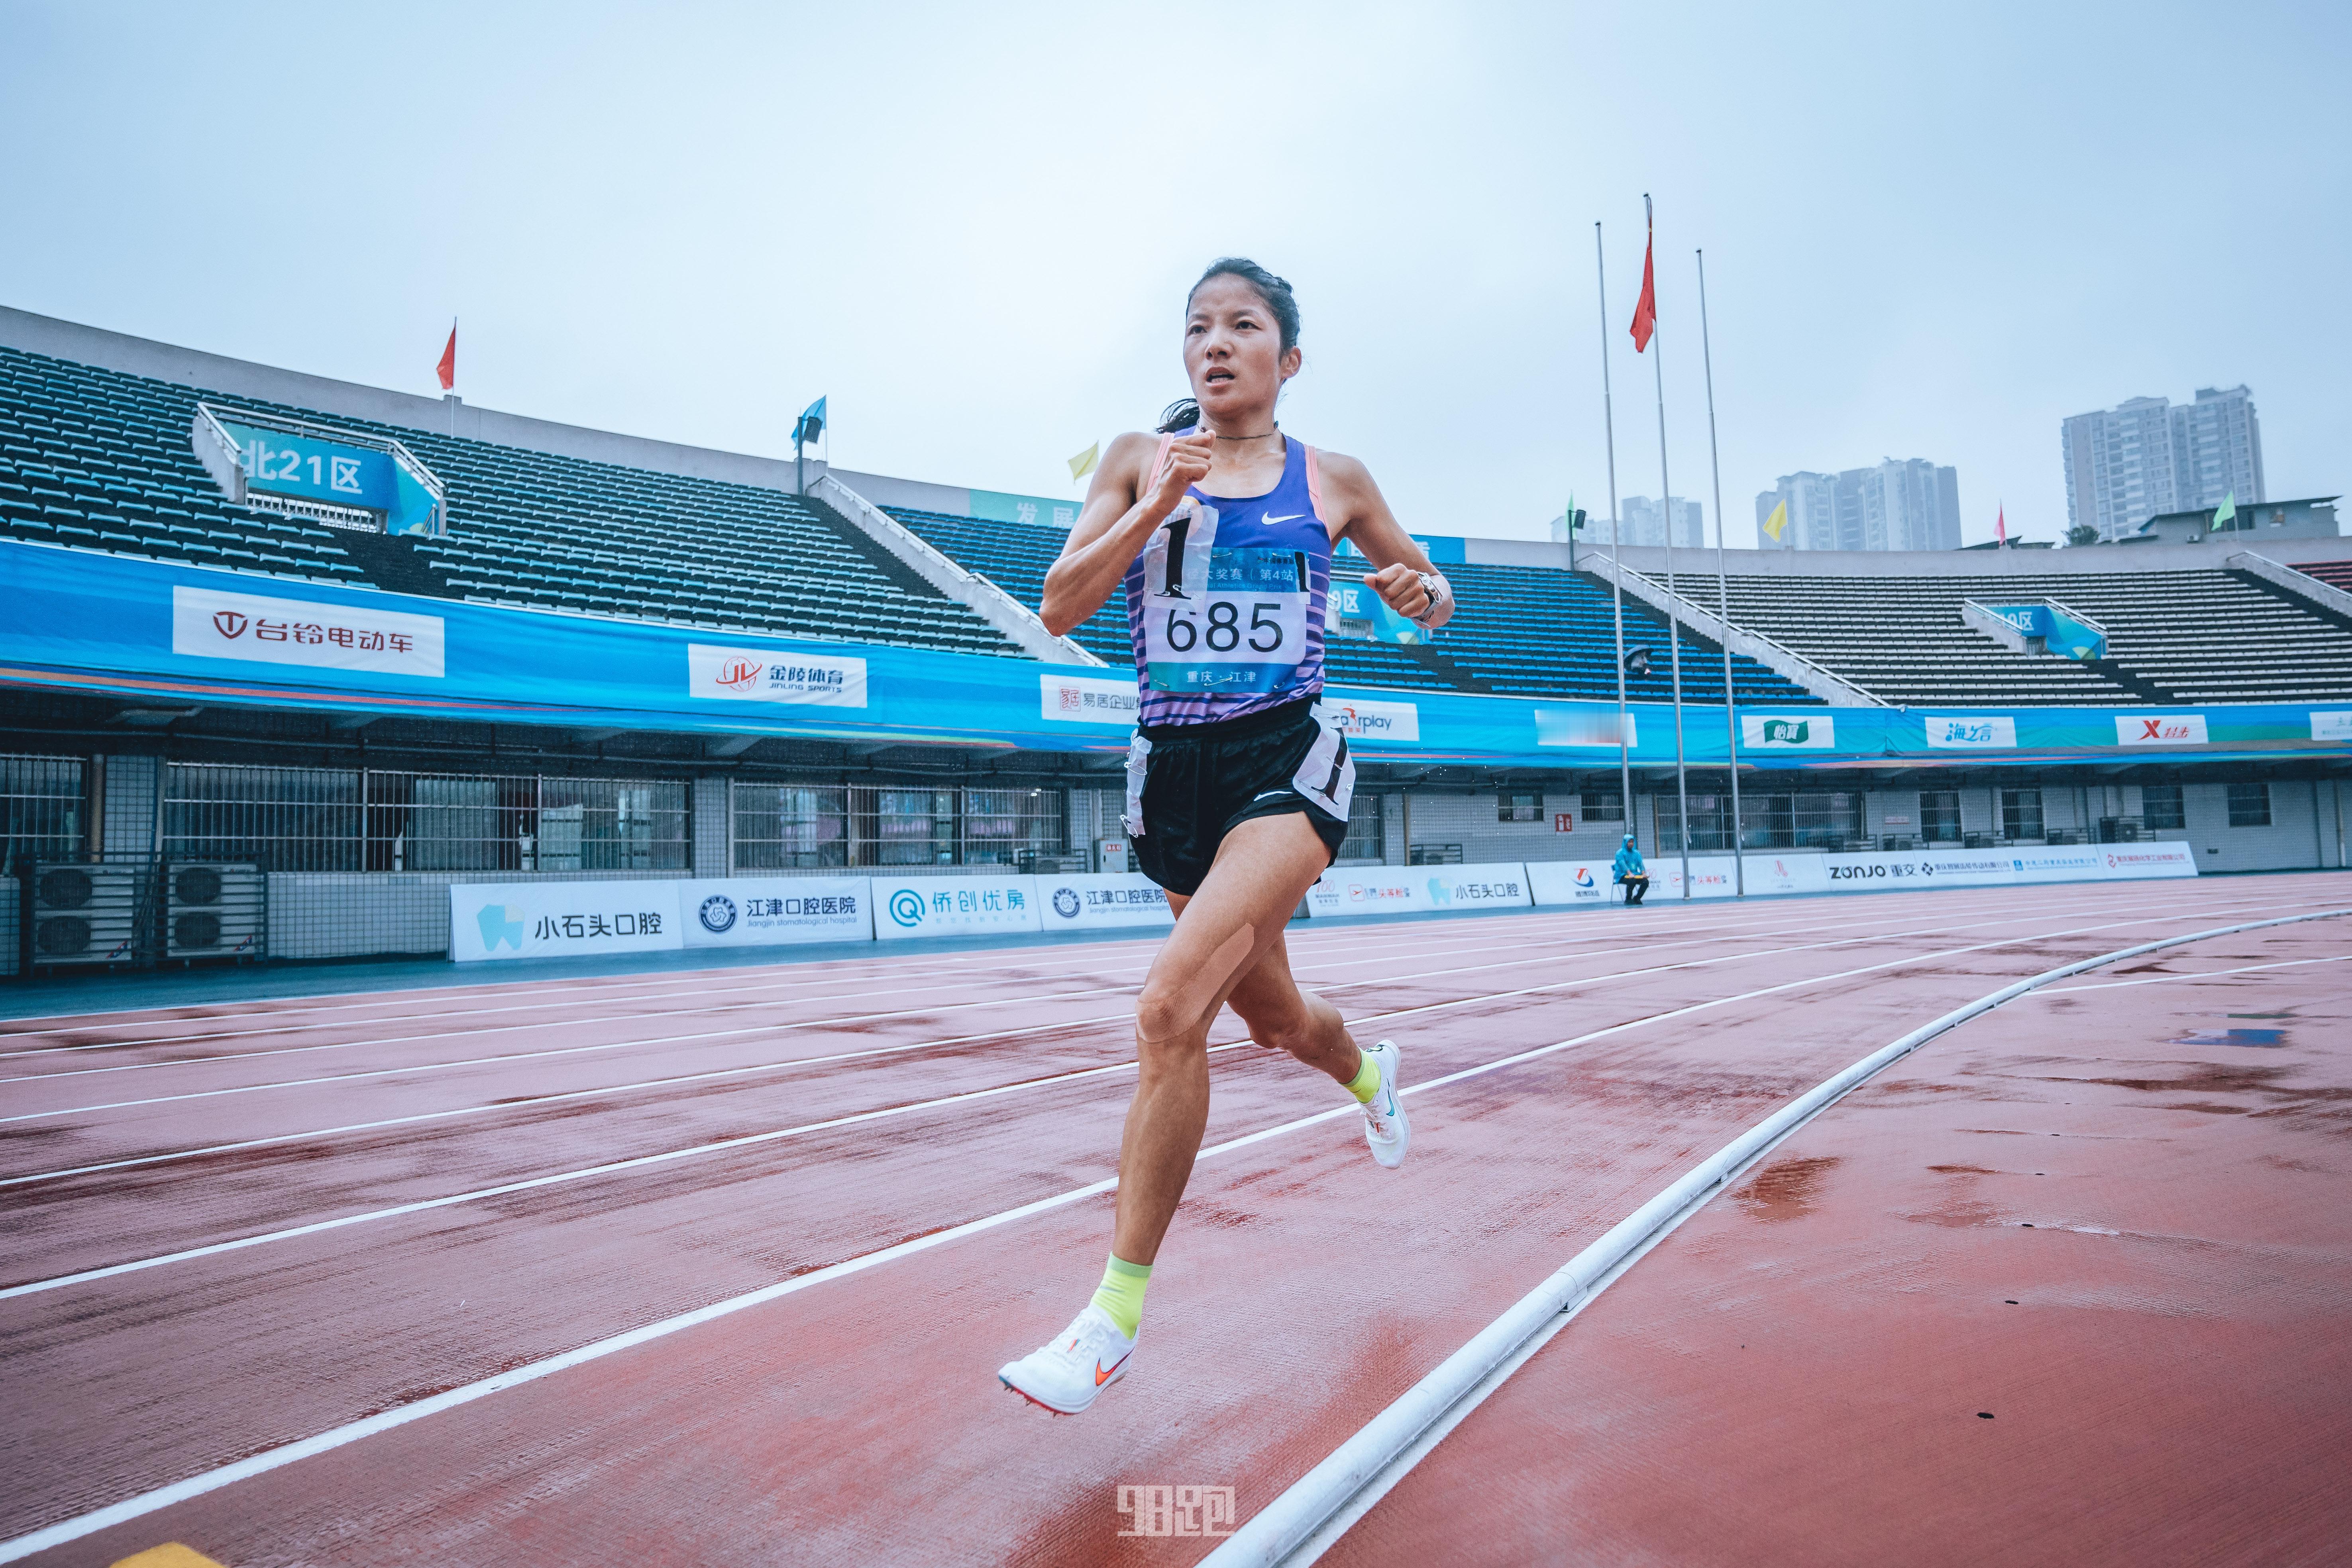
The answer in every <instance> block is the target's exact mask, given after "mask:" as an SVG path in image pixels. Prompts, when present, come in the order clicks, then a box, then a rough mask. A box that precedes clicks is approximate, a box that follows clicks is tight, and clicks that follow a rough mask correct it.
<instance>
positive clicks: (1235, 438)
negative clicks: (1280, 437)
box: [1209, 426, 1279, 441]
mask: <svg viewBox="0 0 2352 1568" xmlns="http://www.w3.org/2000/svg"><path fill="white" fill-rule="evenodd" d="M1278 430H1279V426H1277V427H1276V429H1275V430H1261V431H1259V432H1258V433H1257V434H1256V435H1255V436H1220V435H1218V434H1217V433H1216V432H1215V431H1213V430H1212V431H1210V432H1209V439H1210V440H1212V441H1263V440H1265V438H1266V437H1268V436H1272V435H1275V434H1276V433H1277V432H1278Z"/></svg>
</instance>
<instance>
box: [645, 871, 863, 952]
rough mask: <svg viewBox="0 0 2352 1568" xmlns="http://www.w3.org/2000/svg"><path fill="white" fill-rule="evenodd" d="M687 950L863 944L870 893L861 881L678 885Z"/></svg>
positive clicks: (750, 880)
mask: <svg viewBox="0 0 2352 1568" xmlns="http://www.w3.org/2000/svg"><path fill="white" fill-rule="evenodd" d="M677 912H678V927H679V932H680V934H681V935H682V936H683V937H684V938H685V939H686V945H687V946H688V947H766V946H775V945H782V944H783V943H786V942H866V941H869V940H871V939H872V937H873V935H874V890H873V889H872V887H871V886H870V885H869V884H868V883H867V882H866V879H864V878H862V877H728V878H723V879H722V878H711V879H703V880H698V881H692V882H680V883H679V884H678V885H677Z"/></svg>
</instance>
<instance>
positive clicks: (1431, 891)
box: [1307, 860, 1531, 916]
mask: <svg viewBox="0 0 2352 1568" xmlns="http://www.w3.org/2000/svg"><path fill="white" fill-rule="evenodd" d="M1530 901H1531V900H1530V895H1529V892H1528V868H1527V867H1526V866H1525V865H1523V864H1521V863H1520V862H1519V861H1517V860H1499V861H1494V862H1491V863H1487V864H1481V865H1475V866H1334V867H1332V868H1330V869H1329V870H1328V871H1326V872H1324V873H1323V875H1322V876H1321V877H1320V878H1319V879H1317V881H1316V883H1315V885H1314V886H1313V887H1312V888H1309V889H1307V913H1309V914H1313V915H1325V916H1328V915H1387V914H1405V913H1408V912H1411V913H1420V914H1427V913H1429V912H1430V911H1432V910H1475V909H1524V908H1526V907H1527V906H1528V903H1529V902H1530Z"/></svg>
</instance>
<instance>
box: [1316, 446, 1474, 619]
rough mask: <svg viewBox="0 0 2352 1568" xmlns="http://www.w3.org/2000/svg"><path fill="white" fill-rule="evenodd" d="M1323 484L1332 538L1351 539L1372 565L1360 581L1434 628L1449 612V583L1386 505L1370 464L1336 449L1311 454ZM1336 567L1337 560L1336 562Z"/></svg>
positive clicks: (1409, 616) (1401, 611)
mask: <svg viewBox="0 0 2352 1568" xmlns="http://www.w3.org/2000/svg"><path fill="white" fill-rule="evenodd" d="M1315 456H1316V459H1317V462H1318V467H1319V468H1321V469H1322V476H1323V490H1324V494H1325V496H1326V497H1327V499H1328V502H1329V505H1330V510H1331V511H1332V512H1333V514H1334V515H1335V516H1337V517H1338V518H1339V520H1340V526H1339V529H1338V531H1337V532H1336V534H1335V538H1339V539H1347V540H1349V541H1352V542H1354V544H1355V546H1356V548H1357V549H1359V550H1360V551H1362V552H1364V559H1365V560H1367V561H1370V563H1372V566H1373V568H1374V570H1372V571H1370V572H1367V573H1365V574H1364V581H1365V583H1366V584H1369V585H1370V587H1371V589H1372V590H1373V592H1375V593H1377V594H1379V595H1380V596H1381V598H1382V599H1383V600H1385V601H1386V602H1387V604H1388V606H1389V608H1391V609H1392V610H1394V611H1395V612H1396V613H1397V614H1398V615H1400V616H1404V617H1405V618H1406V619H1407V620H1411V621H1417V622H1419V623H1420V624H1421V625H1422V626H1423V627H1425V628H1427V629H1428V630H1430V631H1435V630H1436V629H1437V628H1438V627H1440V626H1444V624H1445V623H1446V622H1448V621H1450V620H1452V619H1453V618H1454V585H1453V584H1450V583H1448V582H1447V581H1446V580H1445V574H1444V573H1442V572H1440V571H1438V569H1437V568H1436V567H1434V566H1433V565H1431V564H1430V561H1429V556H1428V554H1427V553H1426V552H1423V549H1422V548H1421V546H1420V545H1419V544H1417V543H1415V542H1413V537H1412V534H1410V533H1407V532H1406V531H1404V525H1403V524H1402V523H1401V522H1399V521H1397V520H1396V514H1395V513H1394V512H1392V511H1391V510H1389V503H1388V499H1387V498H1386V497H1384V496H1382V495H1381V487H1380V486H1378V485H1376V484H1374V483H1373V482H1372V475H1371V470H1370V469H1369V468H1365V467H1364V465H1363V464H1361V463H1360V462H1358V461H1357V460H1356V459H1355V458H1347V457H1342V456H1340V455H1339V453H1337V452H1321V451H1318V452H1317V453H1316V454H1315ZM1335 570H1336V563H1335Z"/></svg>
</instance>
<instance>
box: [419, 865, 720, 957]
mask: <svg viewBox="0 0 2352 1568" xmlns="http://www.w3.org/2000/svg"><path fill="white" fill-rule="evenodd" d="M678 888H679V884H678V883H677V882H656V881H642V882H452V883H451V884H449V956H450V957H451V958H452V959H454V960H456V961H457V963H478V962H480V961H482V960H485V959H493V958H497V959H513V958H569V957H573V956H576V955H578V954H582V953H592V952H658V951H661V950H663V949H667V948H677V947H683V946H684V945H686V944H685V942H684V941H683V940H682V936H681V933H680V931H679V930H678V921H677V895H678Z"/></svg>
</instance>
